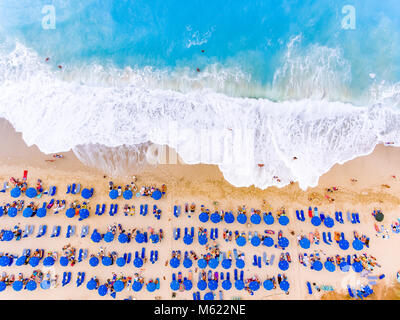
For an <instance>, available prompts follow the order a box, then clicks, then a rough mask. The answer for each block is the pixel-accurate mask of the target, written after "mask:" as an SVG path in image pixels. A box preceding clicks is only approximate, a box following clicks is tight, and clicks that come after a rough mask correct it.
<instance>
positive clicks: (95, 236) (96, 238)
mask: <svg viewBox="0 0 400 320" xmlns="http://www.w3.org/2000/svg"><path fill="white" fill-rule="evenodd" d="M90 239H91V240H92V241H93V242H96V243H97V242H100V241H101V234H100V233H98V232H97V230H94V231H93V233H92V236H91V237H90Z"/></svg>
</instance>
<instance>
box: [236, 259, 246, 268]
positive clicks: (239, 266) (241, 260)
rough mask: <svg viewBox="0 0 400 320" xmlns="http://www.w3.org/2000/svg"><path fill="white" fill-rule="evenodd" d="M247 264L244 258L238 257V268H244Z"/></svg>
mask: <svg viewBox="0 0 400 320" xmlns="http://www.w3.org/2000/svg"><path fill="white" fill-rule="evenodd" d="M244 266H245V263H244V260H243V259H236V268H238V269H243V268H244Z"/></svg>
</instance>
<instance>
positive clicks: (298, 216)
mask: <svg viewBox="0 0 400 320" xmlns="http://www.w3.org/2000/svg"><path fill="white" fill-rule="evenodd" d="M296 218H297V220H299V221H302V220H301V217H300V211H299V210H296Z"/></svg>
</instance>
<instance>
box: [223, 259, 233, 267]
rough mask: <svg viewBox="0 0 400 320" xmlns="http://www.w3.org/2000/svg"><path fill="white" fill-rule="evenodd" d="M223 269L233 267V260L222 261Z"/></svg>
mask: <svg viewBox="0 0 400 320" xmlns="http://www.w3.org/2000/svg"><path fill="white" fill-rule="evenodd" d="M221 265H222V268H224V269H229V268H230V267H231V266H232V260H231V259H224V260H222V264H221Z"/></svg>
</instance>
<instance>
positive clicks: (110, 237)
mask: <svg viewBox="0 0 400 320" xmlns="http://www.w3.org/2000/svg"><path fill="white" fill-rule="evenodd" d="M103 239H104V241H105V242H111V241H113V240H114V234H113V233H112V232H110V231H108V232H107V233H106V234H105V235H104V238H103Z"/></svg>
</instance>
